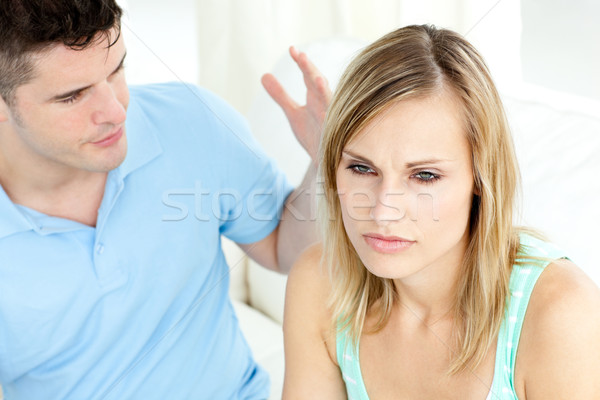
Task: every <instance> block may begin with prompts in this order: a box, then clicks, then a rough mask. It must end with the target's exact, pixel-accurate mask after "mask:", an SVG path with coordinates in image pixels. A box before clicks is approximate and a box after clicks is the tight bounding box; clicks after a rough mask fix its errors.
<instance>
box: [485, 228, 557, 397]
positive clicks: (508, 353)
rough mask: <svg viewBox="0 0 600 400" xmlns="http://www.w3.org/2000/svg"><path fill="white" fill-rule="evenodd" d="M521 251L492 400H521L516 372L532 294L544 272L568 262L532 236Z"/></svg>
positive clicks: (526, 238) (500, 339)
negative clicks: (523, 329) (561, 261)
mask: <svg viewBox="0 0 600 400" xmlns="http://www.w3.org/2000/svg"><path fill="white" fill-rule="evenodd" d="M520 245H521V246H520V250H519V255H518V257H517V260H516V262H515V265H514V266H513V270H512V272H511V276H510V283H509V291H510V293H509V294H510V296H509V298H508V299H507V307H506V311H505V314H504V320H503V321H502V325H501V326H500V332H499V334H498V344H497V347H496V364H495V368H494V380H493V384H492V390H491V399H493V400H496V399H502V400H513V399H514V400H517V394H516V391H515V387H514V381H515V379H514V377H515V376H514V371H515V362H516V359H517V350H518V346H519V339H520V337H521V329H522V328H523V321H524V320H525V314H526V312H527V306H528V305H529V299H530V298H531V293H532V292H533V289H534V287H535V284H536V282H537V281H538V278H539V277H540V275H541V274H542V272H543V271H544V268H545V267H546V266H547V265H548V264H550V263H551V262H552V261H554V260H557V259H560V258H566V257H565V255H564V252H563V251H562V250H560V249H559V248H557V247H556V246H554V245H552V244H550V243H547V242H544V241H541V240H539V239H537V238H534V237H532V236H530V235H526V234H522V235H521V236H520Z"/></svg>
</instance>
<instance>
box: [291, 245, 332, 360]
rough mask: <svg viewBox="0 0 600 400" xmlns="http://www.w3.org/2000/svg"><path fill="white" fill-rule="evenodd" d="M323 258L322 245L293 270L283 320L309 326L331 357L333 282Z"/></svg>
mask: <svg viewBox="0 0 600 400" xmlns="http://www.w3.org/2000/svg"><path fill="white" fill-rule="evenodd" d="M322 254H323V249H322V247H321V245H320V244H316V245H313V246H311V247H309V248H308V249H307V250H305V251H304V252H303V253H302V255H300V257H298V259H297V261H296V262H295V263H294V265H293V266H292V269H291V270H290V273H289V277H288V283H287V288H286V309H285V316H284V319H286V318H287V319H288V322H289V321H290V320H296V321H302V322H301V323H302V324H306V325H304V329H309V330H312V331H313V332H314V333H315V334H317V333H318V334H319V335H320V336H321V337H322V339H323V340H324V341H325V342H326V345H327V348H328V351H329V353H330V355H332V354H335V350H334V349H335V333H334V329H333V328H334V325H333V319H332V318H333V317H332V312H331V309H330V307H329V300H330V295H331V280H330V277H329V273H328V271H327V268H326V267H325V265H324V264H323V262H322ZM290 326H291V324H290ZM284 329H285V326H284Z"/></svg>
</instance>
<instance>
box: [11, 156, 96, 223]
mask: <svg viewBox="0 0 600 400" xmlns="http://www.w3.org/2000/svg"><path fill="white" fill-rule="evenodd" d="M5 161H6V160H3V159H2V157H0V185H2V188H3V189H4V191H5V192H6V194H7V195H8V197H9V198H10V199H11V200H12V202H13V203H15V204H19V205H22V206H25V207H28V208H31V209H33V210H36V211H39V212H41V213H44V214H47V215H51V216H55V217H61V218H66V219H70V220H73V221H77V222H80V223H82V224H85V225H89V226H96V219H97V217H98V208H99V207H100V203H101V202H102V197H103V195H104V186H105V184H106V177H107V175H108V173H106V172H89V171H70V173H68V174H66V173H65V174H62V175H61V174H57V173H56V172H55V171H37V172H34V171H23V170H21V169H18V168H10V166H9V165H8V164H7V163H6V162H5Z"/></svg>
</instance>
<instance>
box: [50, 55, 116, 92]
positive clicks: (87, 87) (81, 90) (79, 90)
mask: <svg viewBox="0 0 600 400" xmlns="http://www.w3.org/2000/svg"><path fill="white" fill-rule="evenodd" d="M126 56H127V52H125V54H123V58H121V62H120V63H119V65H118V66H117V68H115V69H114V70H113V72H111V73H110V74H111V75H114V74H115V73H117V72H118V71H119V70H120V69H121V68H123V64H125V57H126ZM90 87H91V85H88V86H84V87H81V88H77V89H75V90H70V91H68V92H66V93H61V94H57V95H56V96H52V98H50V100H48V101H50V102H53V101H58V100H64V99H68V98H69V97H71V96H74V95H76V94H77V93H80V92H83V91H84V90H86V89H89V88H90Z"/></svg>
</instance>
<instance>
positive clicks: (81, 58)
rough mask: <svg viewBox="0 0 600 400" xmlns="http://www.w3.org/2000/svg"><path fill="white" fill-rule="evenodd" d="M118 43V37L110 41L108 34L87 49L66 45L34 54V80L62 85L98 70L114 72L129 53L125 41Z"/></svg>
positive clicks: (57, 44) (54, 45) (112, 37)
mask: <svg viewBox="0 0 600 400" xmlns="http://www.w3.org/2000/svg"><path fill="white" fill-rule="evenodd" d="M113 35H114V33H113ZM115 39H116V37H115V36H112V35H111V36H110V37H109V36H108V35H107V34H106V33H104V34H103V36H102V37H99V38H97V39H95V40H94V42H93V43H91V44H90V45H88V46H87V47H85V48H83V49H77V48H71V47H68V46H66V45H64V44H63V43H56V44H52V45H50V46H49V47H47V48H46V49H44V50H42V51H40V52H37V53H34V54H32V58H31V60H32V65H33V74H32V80H36V79H44V80H49V81H51V82H56V83H58V82H57V81H59V80H61V79H63V78H65V79H69V78H76V77H77V76H78V75H79V74H82V75H83V76H86V75H88V76H91V75H92V74H93V72H94V69H100V70H102V69H106V70H107V71H108V70H112V69H114V68H115V67H116V66H118V65H119V63H120V62H121V60H122V58H123V56H124V55H125V52H126V51H125V45H124V42H123V39H122V37H119V38H118V40H117V41H116V42H115V41H114V40H115ZM113 64H115V65H113Z"/></svg>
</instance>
